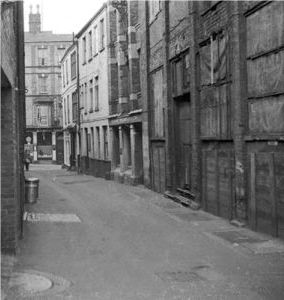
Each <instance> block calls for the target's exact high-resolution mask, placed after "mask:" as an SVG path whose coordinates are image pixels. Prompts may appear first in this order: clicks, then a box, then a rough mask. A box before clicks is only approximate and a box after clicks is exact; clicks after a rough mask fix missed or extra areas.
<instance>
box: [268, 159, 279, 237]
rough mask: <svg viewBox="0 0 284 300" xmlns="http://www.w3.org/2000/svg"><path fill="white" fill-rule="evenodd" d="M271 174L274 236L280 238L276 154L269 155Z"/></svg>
mask: <svg viewBox="0 0 284 300" xmlns="http://www.w3.org/2000/svg"><path fill="white" fill-rule="evenodd" d="M269 172H270V180H271V182H270V186H271V190H270V202H271V225H272V230H273V232H272V234H273V235H274V236H278V219H277V199H276V194H275V160H274V153H270V154H269Z"/></svg>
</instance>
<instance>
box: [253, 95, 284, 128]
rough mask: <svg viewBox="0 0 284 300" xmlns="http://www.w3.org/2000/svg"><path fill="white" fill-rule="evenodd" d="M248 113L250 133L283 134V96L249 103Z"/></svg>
mask: <svg viewBox="0 0 284 300" xmlns="http://www.w3.org/2000/svg"><path fill="white" fill-rule="evenodd" d="M248 113H249V130H250V132H251V133H267V134H268V133H269V134H273V133H275V134H283V132H284V95H281V96H277V97H268V98H265V99H258V100H257V101H254V102H250V103H249V109H248Z"/></svg>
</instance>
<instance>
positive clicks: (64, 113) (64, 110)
mask: <svg viewBox="0 0 284 300" xmlns="http://www.w3.org/2000/svg"><path fill="white" fill-rule="evenodd" d="M63 116H64V125H66V124H67V119H66V98H64V99H63Z"/></svg>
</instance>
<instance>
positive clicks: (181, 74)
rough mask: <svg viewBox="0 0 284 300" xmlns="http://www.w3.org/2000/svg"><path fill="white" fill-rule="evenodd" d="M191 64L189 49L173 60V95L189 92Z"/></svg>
mask: <svg viewBox="0 0 284 300" xmlns="http://www.w3.org/2000/svg"><path fill="white" fill-rule="evenodd" d="M189 64H190V61H189V52H188V51H187V52H186V53H185V54H182V55H180V57H179V58H178V59H177V60H174V61H173V63H172V66H173V96H180V95H182V94H185V93H186V92H188V88H189V81H190V74H189V68H190V65H189Z"/></svg>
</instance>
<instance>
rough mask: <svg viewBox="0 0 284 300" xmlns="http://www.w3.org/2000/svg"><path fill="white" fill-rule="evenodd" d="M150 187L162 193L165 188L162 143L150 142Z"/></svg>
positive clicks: (163, 147) (164, 159)
mask: <svg viewBox="0 0 284 300" xmlns="http://www.w3.org/2000/svg"><path fill="white" fill-rule="evenodd" d="M152 187H153V189H154V191H156V192H158V193H163V192H164V191H165V188H166V155H165V145H164V143H152Z"/></svg>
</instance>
